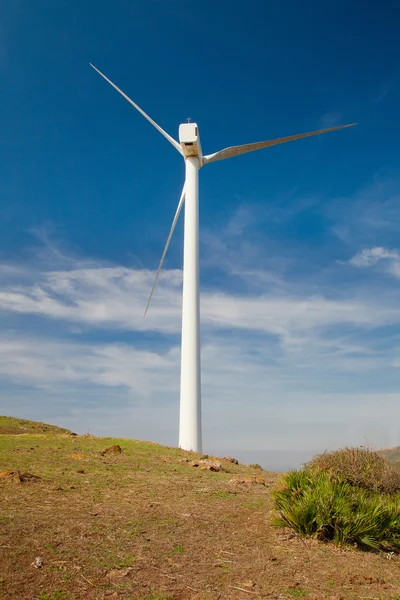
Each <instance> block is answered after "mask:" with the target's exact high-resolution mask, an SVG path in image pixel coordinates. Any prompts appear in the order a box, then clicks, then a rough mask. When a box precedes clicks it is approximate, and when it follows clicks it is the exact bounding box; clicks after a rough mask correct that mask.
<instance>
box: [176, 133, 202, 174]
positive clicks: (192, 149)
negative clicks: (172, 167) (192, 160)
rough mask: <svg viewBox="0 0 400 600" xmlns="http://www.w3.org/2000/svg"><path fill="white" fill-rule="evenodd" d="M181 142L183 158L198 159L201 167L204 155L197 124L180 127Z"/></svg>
mask: <svg viewBox="0 0 400 600" xmlns="http://www.w3.org/2000/svg"><path fill="white" fill-rule="evenodd" d="M179 142H180V144H181V147H182V151H183V156H184V157H185V158H188V157H189V156H192V157H197V158H198V159H199V162H200V165H201V162H202V158H203V154H202V151H201V144H200V137H199V128H198V127H197V123H182V124H181V125H179ZM200 165H199V166H200Z"/></svg>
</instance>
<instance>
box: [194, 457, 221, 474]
mask: <svg viewBox="0 0 400 600" xmlns="http://www.w3.org/2000/svg"><path fill="white" fill-rule="evenodd" d="M189 464H190V465H191V466H192V467H197V468H198V469H204V470H206V471H215V472H217V471H222V467H221V463H220V462H218V461H217V460H209V459H205V460H201V459H200V460H192V462H191V463H189Z"/></svg>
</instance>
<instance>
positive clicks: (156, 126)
mask: <svg viewBox="0 0 400 600" xmlns="http://www.w3.org/2000/svg"><path fill="white" fill-rule="evenodd" d="M89 64H90V66H91V67H92V68H93V69H94V70H95V71H97V73H98V74H99V75H101V77H103V79H105V80H106V81H107V82H108V83H109V84H110V85H112V87H113V88H114V89H115V90H117V92H119V93H120V94H121V96H123V97H124V98H125V100H128V102H129V103H130V104H132V106H134V107H135V108H136V110H138V111H139V112H140V114H141V115H143V116H144V118H145V119H147V120H148V121H149V122H150V123H151V124H152V125H153V126H154V127H155V128H156V129H157V130H158V131H159V132H160V133H161V134H162V135H163V136H164V137H165V138H167V140H168V141H169V142H170V143H171V144H172V145H173V146H174V148H176V150H178V152H179V153H180V154H182V155H183V152H182V148H181V145H180V144H179V142H177V141H176V140H174V138H173V137H171V136H170V135H169V134H168V133H167V132H166V131H164V129H162V127H160V126H159V125H157V123H156V122H155V121H153V119H152V118H151V117H149V115H148V114H146V113H145V112H144V110H142V109H141V108H140V106H138V105H137V104H136V102H134V101H133V100H131V99H130V98H129V96H127V95H126V94H125V93H124V92H123V91H122V90H120V89H119V87H117V86H116V85H115V83H113V82H112V81H110V79H108V77H106V76H105V75H104V74H103V73H102V72H101V71H99V69H97V68H96V67H95V66H94V65H92V63H89Z"/></svg>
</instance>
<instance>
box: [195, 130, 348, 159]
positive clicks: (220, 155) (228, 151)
mask: <svg viewBox="0 0 400 600" xmlns="http://www.w3.org/2000/svg"><path fill="white" fill-rule="evenodd" d="M354 125H357V123H350V124H349V125H339V126H338V127H330V128H329V129H320V130H319V131H311V132H310V133H300V134H299V135H290V136H289V137H283V138H277V139H275V140H269V141H267V142H255V143H254V144H243V146H231V147H230V148H225V149H224V150H220V151H219V152H214V154H208V155H207V156H203V161H204V164H206V163H210V162H215V161H216V160H224V159H225V158H232V157H233V156H238V155H239V154H246V153H247V152H253V151H254V150H261V149H262V148H268V147H269V146H276V145H277V144H285V143H286V142H293V141H294V140H300V139H301V138H306V137H311V136H312V135H319V134H320V133H328V131H336V129H345V128H346V127H353V126H354Z"/></svg>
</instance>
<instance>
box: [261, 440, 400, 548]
mask: <svg viewBox="0 0 400 600" xmlns="http://www.w3.org/2000/svg"><path fill="white" fill-rule="evenodd" d="M399 490H400V472H399V471H398V470H397V469H396V468H395V467H393V466H392V465H391V464H390V463H389V462H388V461H387V460H386V459H385V458H383V457H382V456H379V455H378V454H377V453H376V452H372V451H370V450H366V449H363V448H345V449H343V450H338V451H336V452H331V453H325V454H322V455H319V456H316V457H315V458H314V459H313V460H312V461H311V462H310V463H309V464H308V465H307V466H306V467H305V468H304V469H301V470H299V471H293V472H291V473H289V474H287V475H285V476H284V478H283V481H282V483H281V485H280V486H279V487H278V488H277V489H276V490H275V491H274V494H273V497H274V502H275V507H276V510H277V513H278V514H277V516H276V518H275V521H274V522H275V525H277V526H281V527H290V528H291V529H293V530H294V531H295V532H296V533H298V534H300V535H304V536H313V537H316V538H317V539H319V540H324V541H328V540H332V541H334V542H335V543H336V544H338V545H343V544H347V545H353V546H355V547H357V548H361V549H370V550H371V549H374V550H384V551H387V552H388V551H396V552H397V551H399V550H400V510H399V507H400V493H399Z"/></svg>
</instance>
